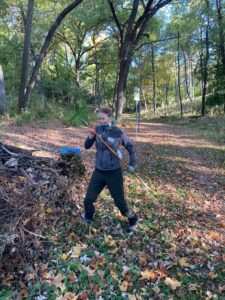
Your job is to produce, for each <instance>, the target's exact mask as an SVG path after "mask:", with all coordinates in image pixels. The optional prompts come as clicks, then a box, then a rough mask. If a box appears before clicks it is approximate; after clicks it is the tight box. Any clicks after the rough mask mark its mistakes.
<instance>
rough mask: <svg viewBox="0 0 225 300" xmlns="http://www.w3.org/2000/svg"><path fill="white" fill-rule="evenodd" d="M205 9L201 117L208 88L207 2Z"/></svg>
mask: <svg viewBox="0 0 225 300" xmlns="http://www.w3.org/2000/svg"><path fill="white" fill-rule="evenodd" d="M206 7H207V23H206V28H205V51H206V55H205V58H204V62H203V82H202V85H203V87H202V116H204V115H205V102H206V92H207V86H208V62H209V21H210V20H209V8H210V3H209V0H206Z"/></svg>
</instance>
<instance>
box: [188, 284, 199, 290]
mask: <svg viewBox="0 0 225 300" xmlns="http://www.w3.org/2000/svg"><path fill="white" fill-rule="evenodd" d="M188 290H189V292H194V291H197V284H195V283H191V284H189V286H188Z"/></svg>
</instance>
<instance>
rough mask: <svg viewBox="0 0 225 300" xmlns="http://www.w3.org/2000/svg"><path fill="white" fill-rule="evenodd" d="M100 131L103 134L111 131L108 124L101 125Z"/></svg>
mask: <svg viewBox="0 0 225 300" xmlns="http://www.w3.org/2000/svg"><path fill="white" fill-rule="evenodd" d="M101 129H102V131H103V132H104V131H108V130H110V129H111V125H110V124H103V125H101Z"/></svg>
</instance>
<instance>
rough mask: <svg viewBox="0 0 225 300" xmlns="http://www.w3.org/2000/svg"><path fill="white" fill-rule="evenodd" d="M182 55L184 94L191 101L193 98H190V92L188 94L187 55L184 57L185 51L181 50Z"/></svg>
mask: <svg viewBox="0 0 225 300" xmlns="http://www.w3.org/2000/svg"><path fill="white" fill-rule="evenodd" d="M183 57H184V77H185V86H186V94H187V96H188V98H189V99H190V101H191V103H192V102H193V100H192V98H191V94H190V82H189V76H188V67H187V57H186V53H185V51H184V50H183Z"/></svg>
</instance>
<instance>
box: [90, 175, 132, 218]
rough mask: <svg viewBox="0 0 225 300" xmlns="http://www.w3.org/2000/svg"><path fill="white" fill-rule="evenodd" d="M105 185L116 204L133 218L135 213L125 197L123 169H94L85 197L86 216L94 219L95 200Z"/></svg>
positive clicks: (124, 213)
mask: <svg viewBox="0 0 225 300" xmlns="http://www.w3.org/2000/svg"><path fill="white" fill-rule="evenodd" d="M105 186H107V187H108V189H109V191H110V194H111V196H112V198H113V199H114V202H115V205H116V206H117V207H118V209H119V210H120V212H121V214H122V215H123V216H125V217H127V218H128V219H129V218H132V217H133V216H134V215H135V213H134V211H133V210H132V209H131V208H130V207H129V205H128V203H127V201H126V200H125V198H124V189H123V174H122V170H121V169H117V170H112V171H101V170H98V169H95V170H94V172H93V174H92V177H91V181H90V183H89V186H88V189H87V193H86V196H85V199H84V208H85V216H86V218H87V219H92V217H93V215H94V212H95V207H94V202H95V201H96V199H97V197H98V195H99V194H100V193H101V191H102V190H103V188H104V187H105Z"/></svg>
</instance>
